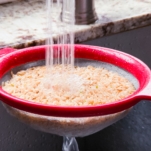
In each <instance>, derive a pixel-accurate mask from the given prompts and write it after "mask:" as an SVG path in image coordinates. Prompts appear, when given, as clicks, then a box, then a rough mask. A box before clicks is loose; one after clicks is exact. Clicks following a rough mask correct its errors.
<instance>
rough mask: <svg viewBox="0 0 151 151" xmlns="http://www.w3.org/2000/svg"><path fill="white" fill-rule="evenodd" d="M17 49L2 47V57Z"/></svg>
mask: <svg viewBox="0 0 151 151" xmlns="http://www.w3.org/2000/svg"><path fill="white" fill-rule="evenodd" d="M15 50H16V49H14V48H3V49H0V58H1V57H3V56H4V55H7V54H9V53H11V52H14V51H15Z"/></svg>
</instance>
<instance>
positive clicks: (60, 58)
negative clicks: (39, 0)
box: [46, 0, 75, 68]
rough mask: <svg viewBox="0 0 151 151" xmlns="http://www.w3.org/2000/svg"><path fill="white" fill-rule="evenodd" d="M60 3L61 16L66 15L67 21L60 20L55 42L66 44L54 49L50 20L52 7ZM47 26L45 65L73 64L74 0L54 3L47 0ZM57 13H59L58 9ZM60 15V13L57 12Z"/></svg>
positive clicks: (58, 5)
mask: <svg viewBox="0 0 151 151" xmlns="http://www.w3.org/2000/svg"><path fill="white" fill-rule="evenodd" d="M54 5H55V7H58V8H60V5H62V16H65V18H66V16H67V18H68V23H64V22H60V27H59V28H58V29H57V30H58V31H59V34H58V35H57V36H58V37H56V43H57V44H66V46H63V45H62V46H61V47H58V48H56V50H54V49H53V48H52V45H53V44H54V42H53V36H54V35H53V22H52V18H51V16H52V14H53V8H54ZM46 7H47V28H48V32H47V34H48V39H47V41H46V44H47V45H50V46H49V47H47V50H46V66H47V67H48V68H51V67H53V65H54V64H62V65H71V66H74V46H73V44H74V33H73V26H74V23H75V0H63V3H61V0H57V2H56V3H54V2H53V0H47V3H46ZM58 13H60V12H59V11H58ZM59 15H60V14H59Z"/></svg>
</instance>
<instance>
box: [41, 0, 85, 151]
mask: <svg viewBox="0 0 151 151" xmlns="http://www.w3.org/2000/svg"><path fill="white" fill-rule="evenodd" d="M46 1H47V4H46V6H47V24H48V39H47V41H46V44H47V45H48V46H47V49H46V67H47V76H46V78H45V79H44V80H45V82H44V87H45V90H46V91H47V92H49V91H51V92H52V91H56V90H57V91H60V92H63V93H66V92H72V93H73V92H76V91H78V88H79V87H80V86H81V84H82V82H81V77H77V75H74V74H73V72H72V69H73V68H74V45H73V44H74V33H73V26H74V23H75V0H63V3H62V5H63V6H62V7H63V8H62V16H63V17H65V18H66V15H68V16H67V18H68V19H69V20H68V23H67V24H66V23H63V22H62V23H60V28H59V29H58V30H59V35H60V36H59V37H57V40H56V41H57V44H61V45H60V47H59V46H58V47H57V48H56V49H53V47H52V45H53V44H54V42H53V22H52V18H51V15H52V14H53V13H52V12H53V7H54V6H53V5H54V3H53V0H46ZM60 4H61V0H57V3H55V5H57V6H56V7H59V6H60ZM62 25H63V26H62ZM55 65H60V67H61V69H62V71H61V72H57V73H56V74H53V75H52V74H51V69H52V68H53V67H54V66H55ZM68 66H69V67H68ZM68 70H69V71H68ZM69 73H70V74H69ZM73 84H74V85H73ZM56 88H57V89H56ZM63 138H64V139H63V140H64V141H63V146H62V151H79V149H78V144H77V142H76V139H75V138H74V137H71V138H69V137H66V136H64V137H63Z"/></svg>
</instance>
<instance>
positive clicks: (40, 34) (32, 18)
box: [0, 0, 151, 48]
mask: <svg viewBox="0 0 151 151" xmlns="http://www.w3.org/2000/svg"><path fill="white" fill-rule="evenodd" d="M150 8H151V0H123V1H121V0H95V9H96V13H97V16H98V20H97V21H96V22H95V23H94V24H91V25H75V26H74V27H73V29H72V30H73V32H74V33H75V42H76V43H81V42H83V41H87V40H91V39H95V38H98V37H103V36H106V35H111V34H115V33H119V32H124V31H127V30H131V29H135V28H140V27H143V26H147V25H151V9H150ZM60 11H61V7H60V6H58V5H56V6H55V7H54V10H53V13H52V20H53V36H54V37H55V36H59V35H60V30H58V29H61V28H62V29H64V30H66V29H68V28H67V26H66V25H65V24H63V23H61V21H60V19H59V15H60ZM46 16H47V15H46V5H45V1H44V0H24V1H16V2H12V3H7V4H1V5H0V48H4V47H8V46H11V47H15V48H23V47H28V46H35V45H41V44H44V43H45V39H46V37H47V36H48V35H47V26H46Z"/></svg>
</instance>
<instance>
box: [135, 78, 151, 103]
mask: <svg viewBox="0 0 151 151" xmlns="http://www.w3.org/2000/svg"><path fill="white" fill-rule="evenodd" d="M136 97H137V98H138V99H140V100H142V99H144V100H150V101H151V79H150V80H149V82H148V84H147V85H146V86H145V88H144V89H143V90H141V91H140V92H138V94H136Z"/></svg>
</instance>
